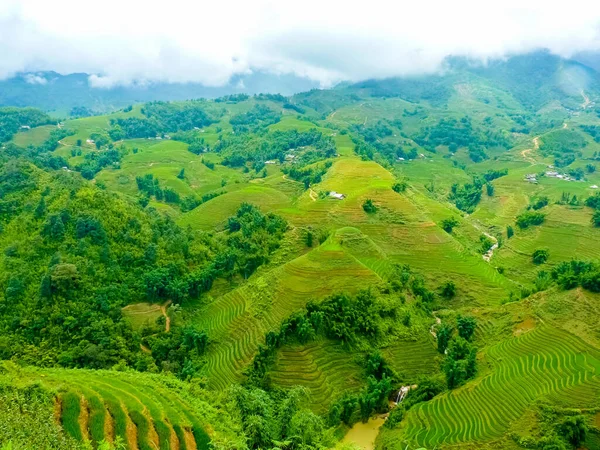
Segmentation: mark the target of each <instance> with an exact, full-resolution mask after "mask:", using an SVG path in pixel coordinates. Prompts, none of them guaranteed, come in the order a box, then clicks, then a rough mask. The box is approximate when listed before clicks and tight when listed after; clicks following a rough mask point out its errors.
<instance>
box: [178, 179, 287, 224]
mask: <svg viewBox="0 0 600 450" xmlns="http://www.w3.org/2000/svg"><path fill="white" fill-rule="evenodd" d="M244 202H247V203H252V204H254V205H256V206H258V207H260V209H261V210H262V211H263V212H268V211H277V210H278V209H280V208H285V207H286V206H288V205H290V202H291V200H290V198H289V197H288V196H287V195H286V194H284V193H283V192H280V191H278V190H276V189H273V188H271V187H269V186H267V185H263V184H259V183H256V184H248V185H245V186H244V187H242V188H241V189H238V190H235V191H232V192H228V193H226V194H223V195H220V196H219V197H216V198H214V199H212V200H209V201H208V202H206V203H203V204H202V205H200V206H198V207H197V208H195V209H193V210H192V211H190V212H188V213H185V214H183V215H182V216H181V218H180V219H179V220H178V223H179V225H181V226H188V225H189V226H191V227H192V228H194V229H200V230H207V231H208V230H212V229H215V228H222V227H223V226H224V225H225V224H226V222H227V219H228V218H229V217H231V216H233V215H235V212H236V211H237V210H238V208H239V207H240V205H241V204H242V203H244Z"/></svg>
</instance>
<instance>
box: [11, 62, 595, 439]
mask: <svg viewBox="0 0 600 450" xmlns="http://www.w3.org/2000/svg"><path fill="white" fill-rule="evenodd" d="M449 64H450V66H449V69H448V72H446V73H444V74H442V75H436V76H430V77H423V78H418V79H417V78H415V79H389V80H371V81H365V82H361V83H357V84H353V85H341V86H338V87H337V88H335V89H332V90H313V91H309V92H304V93H300V94H296V95H293V96H291V97H284V96H282V95H274V94H261V95H255V96H251V97H250V96H247V95H231V96H227V97H221V98H217V99H214V100H191V101H178V102H149V103H143V104H136V105H133V106H131V107H126V108H124V109H121V110H119V111H116V112H114V113H112V114H109V115H101V116H91V117H84V118H77V119H75V118H72V119H68V120H62V121H59V122H58V123H56V121H54V120H52V119H50V117H48V116H47V115H46V114H45V113H44V112H42V111H39V110H35V109H29V108H28V109H20V108H1V109H0V123H2V124H3V127H2V134H0V136H1V139H2V143H1V144H0V146H1V150H0V162H1V167H0V225H1V228H0V230H1V231H0V247H1V248H2V253H1V254H0V264H2V270H1V271H0V287H1V289H0V330H1V331H0V359H2V360H6V361H5V362H4V363H2V366H1V368H0V395H1V396H2V397H3V398H4V399H5V401H4V402H3V404H2V405H3V406H0V419H1V421H2V423H5V424H7V425H6V426H5V427H3V428H2V427H0V448H4V447H5V448H11V447H9V445H13V446H14V448H42V447H43V446H44V445H46V446H48V448H76V446H82V448H83V446H85V445H91V446H92V447H93V448H111V447H117V448H122V446H124V447H125V448H130V449H138V448H139V449H146V448H161V449H178V448H182V449H194V448H216V449H246V448H251V449H259V448H261V449H266V448H268V449H284V448H285V449H325V448H335V447H336V446H337V447H339V448H343V447H344V446H348V445H352V442H357V439H355V437H354V436H356V435H357V434H358V435H362V434H361V433H366V436H364V440H362V441H360V443H362V442H366V444H364V445H366V448H378V449H405V448H409V449H410V448H423V447H425V448H431V449H433V448H498V449H500V448H503V449H504V448H515V449H516V448H540V449H550V448H553V449H562V448H580V447H583V448H589V449H594V448H599V444H598V443H599V442H600V430H599V429H598V411H599V408H600V384H599V376H600V335H599V334H598V331H597V330H598V317H599V316H598V312H599V311H598V310H599V307H600V306H599V305H600V304H599V301H600V297H599V295H600V261H599V260H598V255H600V194H598V192H599V188H598V186H599V185H600V173H599V172H598V171H597V166H598V165H599V164H600V163H599V161H600V156H599V152H600V108H599V107H598V106H597V102H598V100H599V98H600V95H599V93H598V88H597V83H598V75H597V73H596V72H594V71H593V70H591V69H588V68H586V67H583V66H581V65H580V64H578V63H574V62H570V61H565V60H560V59H558V58H555V57H553V56H551V55H548V54H545V53H540V54H534V55H530V56H529V57H528V58H526V57H517V58H512V59H509V60H507V61H505V62H501V63H490V64H489V65H488V66H485V67H482V66H473V65H471V64H467V63H466V62H464V61H450V62H449ZM581 74H583V75H582V76H581V77H579V78H577V76H579V75H581ZM582 80H584V81H585V83H584V84H581V82H582ZM533 92H535V93H536V95H535V96H533V95H531V93H533ZM402 387H409V388H410V389H408V390H406V389H405V390H404V391H402ZM402 392H405V393H406V392H408V393H407V395H406V397H405V398H403V400H402V402H400V403H398V404H396V402H397V401H398V400H399V399H400V398H401V394H402ZM28 408H29V409H28ZM15 417H16V418H17V419H15ZM384 419H385V422H384ZM362 422H367V423H368V425H365V426H362V425H361V424H362ZM19 424H24V425H19ZM373 424H376V425H377V426H375V425H373ZM382 424H383V425H382ZM380 425H382V426H381V428H379V431H378V426H380ZM38 427H43V428H40V429H43V430H44V431H43V433H41V434H43V438H42V436H40V435H39V434H36V433H35V432H33V430H35V429H37V428H38ZM369 429H371V430H375V431H374V432H373V431H370V432H369V431H368V430H369ZM348 430H351V431H350V433H348ZM369 433H370V434H369ZM344 436H346V438H345V439H346V441H347V442H342V441H343V440H344ZM376 437H377V439H376V441H375V438H376ZM88 441H89V442H88ZM371 441H375V443H372V442H371ZM9 442H10V443H11V444H9ZM86 442H87V443H86ZM369 442H371V443H369ZM50 443H51V444H50ZM361 445H362V444H361ZM1 446H4V447H1ZM40 446H42V447H40ZM363 448H364V447H363Z"/></svg>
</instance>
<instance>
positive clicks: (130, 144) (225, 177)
mask: <svg viewBox="0 0 600 450" xmlns="http://www.w3.org/2000/svg"><path fill="white" fill-rule="evenodd" d="M125 146H126V147H127V148H128V149H129V153H128V154H127V155H126V156H125V157H124V158H123V160H122V161H121V164H120V169H113V168H107V169H104V170H102V171H101V172H100V173H99V174H98V175H97V176H96V179H97V180H98V181H102V182H103V183H104V184H105V185H106V187H107V188H108V189H110V190H113V191H115V192H120V193H124V194H128V195H131V196H136V195H138V193H139V192H138V188H137V183H136V181H135V179H136V177H138V176H144V175H146V174H152V175H153V176H154V177H155V178H158V179H159V180H160V183H161V186H162V187H163V188H165V187H169V188H171V189H173V190H175V191H176V192H177V193H179V195H180V196H181V197H185V196H189V195H196V196H198V197H201V196H202V195H203V194H206V193H209V192H220V191H227V190H230V189H235V188H236V183H239V182H240V181H242V180H244V179H245V178H244V176H243V174H242V173H241V172H240V171H236V170H234V169H230V168H228V167H224V166H221V165H216V166H215V168H214V170H211V169H209V168H208V167H206V166H205V165H204V164H202V159H203V158H206V159H213V158H215V157H216V156H215V155H201V156H198V155H195V154H193V153H191V152H189V151H188V150H187V147H188V146H187V144H185V143H183V142H177V141H169V140H162V141H154V140H146V139H136V140H132V141H127V142H126V144H125ZM133 148H137V149H138V152H137V153H133ZM217 159H218V158H217ZM181 169H185V177H184V179H179V178H178V177H177V176H178V174H179V173H180V171H181ZM223 182H225V183H226V184H227V186H226V187H225V188H224V187H223V185H222V183H223Z"/></svg>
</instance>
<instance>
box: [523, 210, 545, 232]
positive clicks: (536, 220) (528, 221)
mask: <svg viewBox="0 0 600 450" xmlns="http://www.w3.org/2000/svg"><path fill="white" fill-rule="evenodd" d="M544 220H546V216H545V215H544V214H542V213H538V212H533V211H527V212H525V213H523V214H520V215H519V216H517V221H516V223H517V226H518V227H519V228H521V229H525V228H529V227H530V226H532V225H541V224H542V223H544Z"/></svg>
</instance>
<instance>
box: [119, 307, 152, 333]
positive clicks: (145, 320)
mask: <svg viewBox="0 0 600 450" xmlns="http://www.w3.org/2000/svg"><path fill="white" fill-rule="evenodd" d="M160 308H161V305H158V304H152V303H136V304H133V305H128V306H126V307H125V308H123V309H122V313H123V316H124V317H125V318H126V319H127V320H129V322H130V323H131V326H132V327H133V328H134V329H136V330H139V329H140V328H142V327H143V326H146V325H155V324H156V319H158V318H159V317H161V316H162V311H161V309H160Z"/></svg>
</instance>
